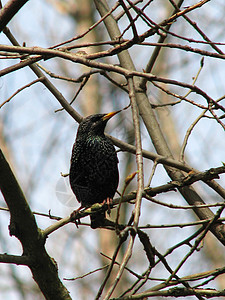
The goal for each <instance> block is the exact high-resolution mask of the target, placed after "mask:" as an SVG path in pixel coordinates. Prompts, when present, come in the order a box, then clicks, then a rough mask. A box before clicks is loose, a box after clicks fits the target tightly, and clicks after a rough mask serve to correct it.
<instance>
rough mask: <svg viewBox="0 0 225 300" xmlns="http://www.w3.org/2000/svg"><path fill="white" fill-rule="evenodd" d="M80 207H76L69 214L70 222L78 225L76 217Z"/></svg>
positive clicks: (78, 221)
mask: <svg viewBox="0 0 225 300" xmlns="http://www.w3.org/2000/svg"><path fill="white" fill-rule="evenodd" d="M81 208H82V207H79V208H78V209H76V210H74V211H73V212H72V213H71V215H70V220H71V222H73V223H75V225H76V226H77V228H79V227H78V225H79V224H80V219H78V218H77V215H78V213H79V211H80V210H81Z"/></svg>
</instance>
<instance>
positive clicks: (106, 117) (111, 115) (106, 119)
mask: <svg viewBox="0 0 225 300" xmlns="http://www.w3.org/2000/svg"><path fill="white" fill-rule="evenodd" d="M119 112H121V110H117V111H112V112H110V113H108V114H106V115H105V116H104V117H102V120H103V121H108V120H109V119H110V118H112V117H113V116H115V115H116V114H118V113H119Z"/></svg>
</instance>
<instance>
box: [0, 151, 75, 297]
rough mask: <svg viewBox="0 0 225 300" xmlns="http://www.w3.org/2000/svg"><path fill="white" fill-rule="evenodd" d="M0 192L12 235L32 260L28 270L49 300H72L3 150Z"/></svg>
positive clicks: (0, 169)
mask: <svg viewBox="0 0 225 300" xmlns="http://www.w3.org/2000/svg"><path fill="white" fill-rule="evenodd" d="M0 189H1V192H2V194H3V196H4V198H5V201H6V203H7V205H8V207H9V210H10V214H11V220H10V225H9V229H10V235H15V236H16V237H17V238H18V239H19V240H20V242H21V244H22V247H23V254H24V255H26V256H28V257H29V259H30V260H31V263H30V264H29V268H30V270H31V272H32V274H33V277H34V280H35V281H36V282H37V284H38V285H39V287H40V289H41V291H42V293H43V294H44V296H45V297H46V299H71V298H70V296H69V293H68V291H67V289H66V288H65V287H64V286H63V284H62V283H61V281H60V279H59V277H58V270H57V266H56V264H55V262H54V261H53V260H52V259H51V257H50V256H49V255H48V254H47V252H46V250H45V248H44V239H43V235H42V233H41V232H40V230H39V229H38V227H37V224H36V221H35V218H34V215H33V214H32V212H31V210H30V207H29V205H28V203H27V201H26V199H25V196H24V194H23V192H22V190H21V188H20V186H19V184H18V182H17V180H16V178H15V176H14V174H13V172H12V170H11V168H10V166H9V164H8V162H7V161H6V159H5V157H4V155H3V153H2V151H0Z"/></svg>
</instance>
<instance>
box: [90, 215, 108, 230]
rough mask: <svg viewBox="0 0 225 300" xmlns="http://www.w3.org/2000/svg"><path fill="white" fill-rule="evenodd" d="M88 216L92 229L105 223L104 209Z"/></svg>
mask: <svg viewBox="0 0 225 300" xmlns="http://www.w3.org/2000/svg"><path fill="white" fill-rule="evenodd" d="M90 217H91V228H92V229H96V228H98V227H101V226H103V225H104V224H105V211H102V212H97V213H96V214H92V215H91V216H90Z"/></svg>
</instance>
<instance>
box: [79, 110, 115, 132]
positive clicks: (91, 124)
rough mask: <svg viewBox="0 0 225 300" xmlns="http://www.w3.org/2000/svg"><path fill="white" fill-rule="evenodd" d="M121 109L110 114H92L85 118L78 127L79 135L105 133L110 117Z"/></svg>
mask: <svg viewBox="0 0 225 300" xmlns="http://www.w3.org/2000/svg"><path fill="white" fill-rule="evenodd" d="M119 112H120V110H118V111H113V112H110V113H108V114H95V115H90V116H88V117H86V118H85V119H83V121H82V122H81V123H80V125H79V128H78V133H77V134H78V135H100V136H101V135H103V134H104V130H105V126H106V124H107V122H108V120H109V119H111V118H112V117H113V116H115V115H116V114H118V113H119Z"/></svg>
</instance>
